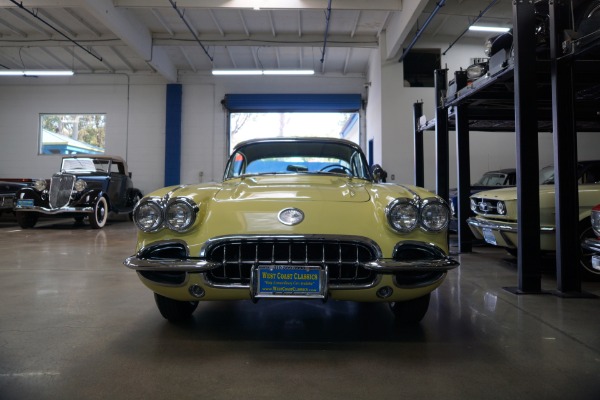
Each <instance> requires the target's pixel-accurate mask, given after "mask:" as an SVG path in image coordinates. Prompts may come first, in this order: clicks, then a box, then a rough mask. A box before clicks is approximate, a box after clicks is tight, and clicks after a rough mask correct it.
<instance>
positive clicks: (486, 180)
mask: <svg viewBox="0 0 600 400" xmlns="http://www.w3.org/2000/svg"><path fill="white" fill-rule="evenodd" d="M516 184H517V170H516V169H515V168H504V169H498V170H495V171H487V172H485V173H484V174H483V175H482V176H481V178H479V180H478V181H477V182H475V183H473V184H472V185H471V187H470V188H469V190H470V194H472V195H473V194H475V193H478V192H482V191H484V190H491V189H498V187H499V186H501V187H510V186H515V185H516ZM450 209H451V211H452V219H451V220H450V224H449V229H450V231H453V232H455V231H457V230H458V220H457V219H456V218H457V217H456V213H457V211H456V210H458V189H456V188H453V189H450Z"/></svg>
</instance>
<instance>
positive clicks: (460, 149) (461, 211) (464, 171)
mask: <svg viewBox="0 0 600 400" xmlns="http://www.w3.org/2000/svg"><path fill="white" fill-rule="evenodd" d="M454 79H455V81H456V84H457V87H458V88H462V87H465V86H466V85H467V73H466V71H457V72H455V73H454ZM455 118H456V164H457V171H458V172H457V188H458V195H457V201H456V203H457V204H456V206H457V207H456V216H457V218H458V251H459V252H460V253H468V252H470V251H471V250H472V238H473V235H472V233H471V230H470V229H469V225H468V224H467V218H468V217H469V216H470V215H471V212H470V208H471V207H470V199H469V197H470V196H471V160H470V154H471V151H470V139H469V106H468V105H467V104H466V103H463V104H460V105H458V106H456V107H455Z"/></svg>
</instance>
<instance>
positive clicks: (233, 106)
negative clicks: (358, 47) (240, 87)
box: [222, 94, 361, 112]
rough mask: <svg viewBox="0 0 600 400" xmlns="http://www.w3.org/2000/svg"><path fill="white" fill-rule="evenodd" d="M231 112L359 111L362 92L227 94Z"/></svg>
mask: <svg viewBox="0 0 600 400" xmlns="http://www.w3.org/2000/svg"><path fill="white" fill-rule="evenodd" d="M222 104H223V105H224V106H225V108H227V110H229V111H231V112H357V111H359V110H360V107H361V97H360V94H227V95H225V99H224V100H223V102H222Z"/></svg>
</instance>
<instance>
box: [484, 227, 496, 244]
mask: <svg viewBox="0 0 600 400" xmlns="http://www.w3.org/2000/svg"><path fill="white" fill-rule="evenodd" d="M483 239H484V240H485V241H486V242H488V243H489V244H493V245H494V246H497V245H498V243H497V242H496V237H495V236H494V232H492V230H491V229H490V228H483Z"/></svg>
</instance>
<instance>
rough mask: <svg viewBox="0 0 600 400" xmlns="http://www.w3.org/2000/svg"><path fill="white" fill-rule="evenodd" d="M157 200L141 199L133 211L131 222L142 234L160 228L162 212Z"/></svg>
mask: <svg viewBox="0 0 600 400" xmlns="http://www.w3.org/2000/svg"><path fill="white" fill-rule="evenodd" d="M159 201H160V200H159V199H153V198H148V199H142V200H141V201H140V202H139V203H138V205H137V206H136V207H135V209H134V210H133V221H134V222H135V224H136V225H137V227H138V228H139V229H140V230H142V231H144V232H155V231H157V230H159V229H160V228H161V227H162V223H163V212H162V207H161V206H160V203H159Z"/></svg>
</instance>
